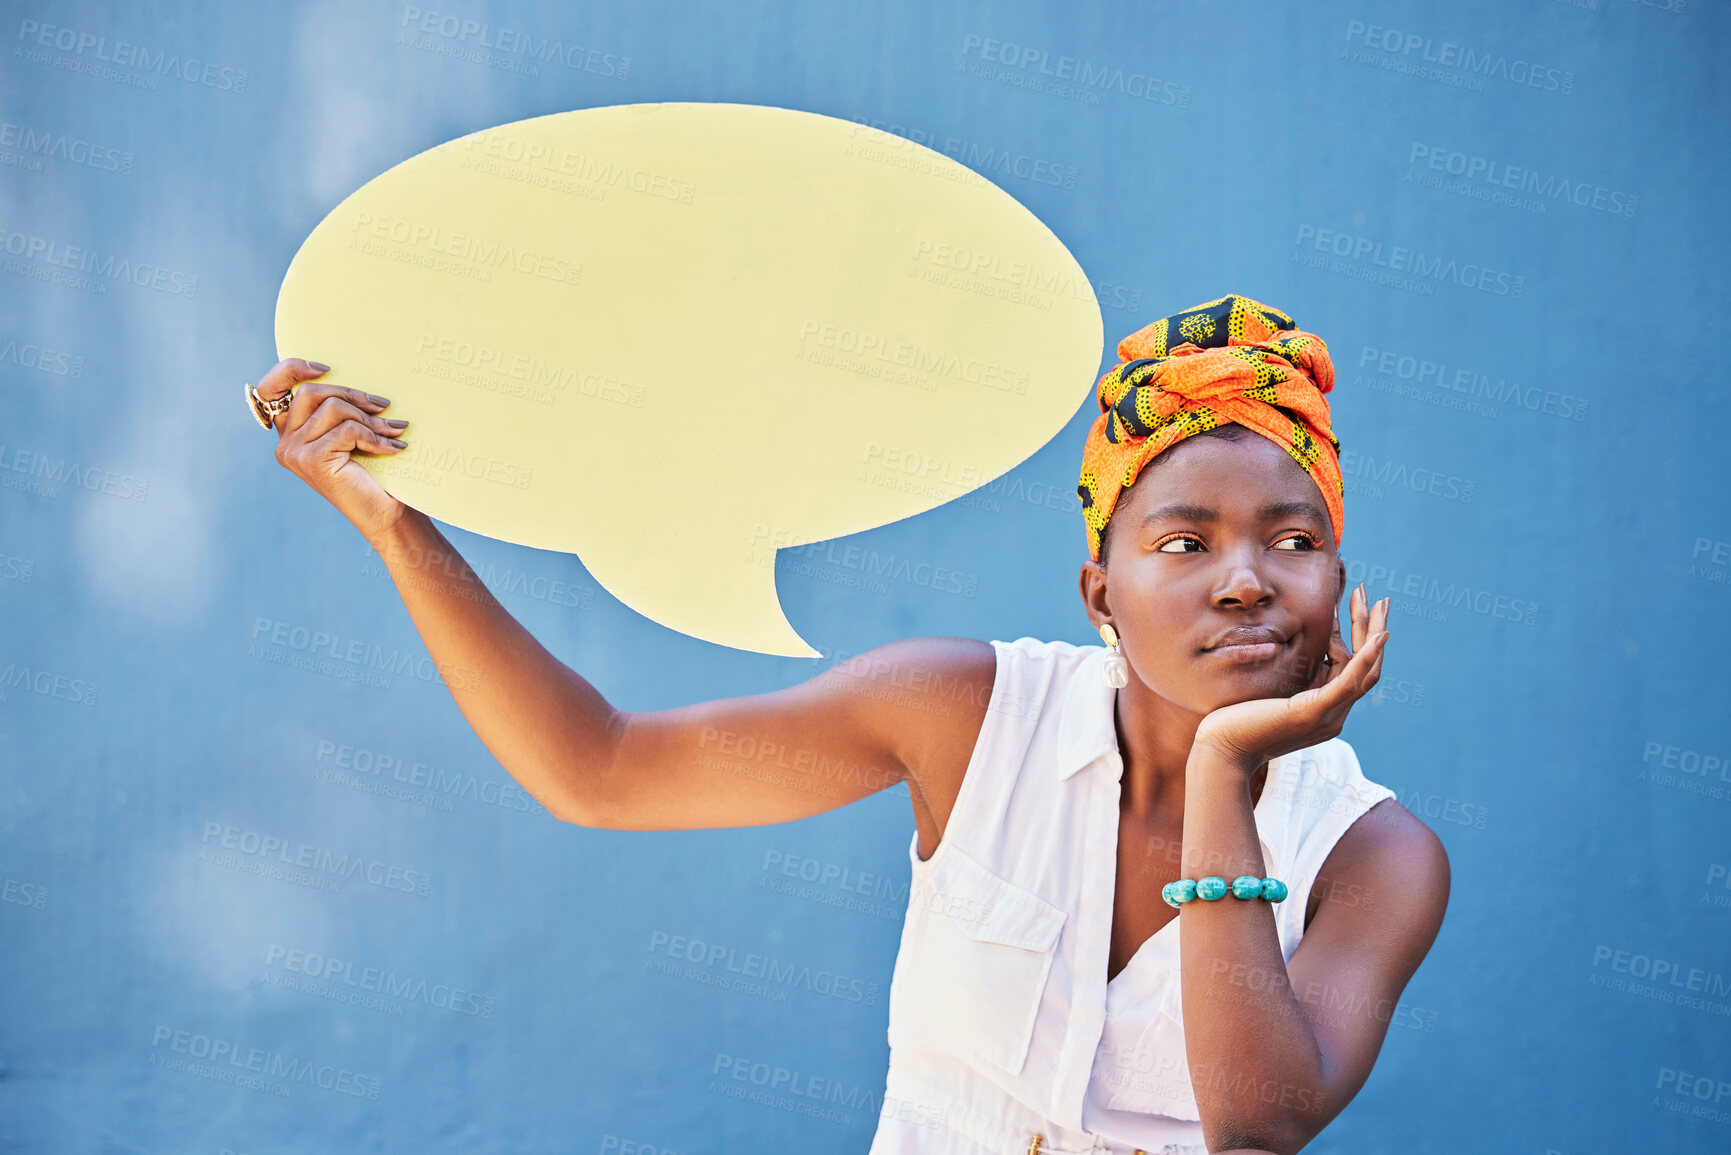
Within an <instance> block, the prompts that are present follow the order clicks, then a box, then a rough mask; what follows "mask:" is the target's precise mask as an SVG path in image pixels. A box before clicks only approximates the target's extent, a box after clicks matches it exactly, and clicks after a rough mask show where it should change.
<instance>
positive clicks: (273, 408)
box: [246, 382, 294, 430]
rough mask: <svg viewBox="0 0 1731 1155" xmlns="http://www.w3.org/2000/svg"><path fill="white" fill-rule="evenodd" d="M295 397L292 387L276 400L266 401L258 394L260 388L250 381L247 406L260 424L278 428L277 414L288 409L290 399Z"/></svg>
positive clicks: (247, 390) (247, 391) (267, 427)
mask: <svg viewBox="0 0 1731 1155" xmlns="http://www.w3.org/2000/svg"><path fill="white" fill-rule="evenodd" d="M293 397H294V390H293V389H290V390H289V391H288V392H287V393H284V394H283V395H282V396H281V397H278V398H277V399H276V400H275V401H266V400H265V399H264V398H263V397H260V396H259V395H258V389H257V387H256V386H254V385H252V384H251V383H250V382H249V383H248V384H247V386H246V406H247V408H248V409H250V410H252V415H253V417H254V418H256V419H257V421H258V423H259V424H260V425H262V426H264V427H265V428H266V429H270V430H274V429H276V416H277V414H279V413H283V412H286V411H287V410H288V407H289V400H290V399H291V398H293Z"/></svg>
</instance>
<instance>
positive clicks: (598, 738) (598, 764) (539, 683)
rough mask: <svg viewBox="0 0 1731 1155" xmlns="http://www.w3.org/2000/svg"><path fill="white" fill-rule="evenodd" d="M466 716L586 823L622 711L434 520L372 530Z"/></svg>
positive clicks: (510, 762) (521, 774) (418, 515)
mask: <svg viewBox="0 0 1731 1155" xmlns="http://www.w3.org/2000/svg"><path fill="white" fill-rule="evenodd" d="M366 537H367V539H368V541H369V542H370V544H371V545H372V547H373V549H374V551H375V552H377V554H378V555H379V558H380V560H382V561H383V562H384V563H385V565H386V567H387V568H389V570H390V573H391V577H392V579H393V580H394V581H395V582H396V585H397V591H398V593H400V594H401V595H402V598H403V604H404V605H405V606H407V607H408V610H409V616H410V617H411V618H412V619H413V620H414V623H415V627H416V629H418V630H419V631H420V633H421V639H422V641H423V642H424V643H425V645H426V647H427V652H428V653H429V654H430V655H431V656H432V659H433V664H434V665H435V666H436V667H437V668H438V670H439V673H440V675H441V676H442V677H443V678H444V681H445V685H446V686H447V687H448V688H449V689H450V691H451V696H452V697H453V698H454V699H456V702H457V705H458V707H459V708H460V709H461V710H462V711H463V715H464V717H466V718H467V719H468V720H469V724H470V725H471V726H472V727H473V728H474V730H475V733H476V734H477V735H479V736H480V738H481V741H482V742H484V743H486V746H487V748H488V749H489V750H491V751H492V752H493V756H494V757H495V758H497V759H498V760H499V764H500V765H502V766H503V767H504V768H505V769H506V770H507V771H509V772H510V774H511V776H512V777H514V778H516V779H517V781H518V782H520V783H522V785H523V787H524V789H526V790H528V791H529V793H530V794H532V795H534V796H535V798H536V799H537V800H539V801H540V803H541V804H542V805H543V806H545V807H546V808H547V809H548V810H549V811H550V812H551V813H553V814H554V815H555V816H556V817H560V818H564V819H566V820H568V821H581V820H582V817H583V815H584V804H585V790H584V787H585V785H586V784H589V785H593V784H597V783H599V782H600V781H601V779H602V771H603V770H604V769H605V768H606V766H607V764H608V761H609V759H610V758H611V754H612V749H613V733H614V731H613V728H612V727H613V722H614V720H615V716H616V715H615V711H614V710H613V708H612V707H611V706H609V705H608V703H607V700H606V699H605V698H603V697H602V696H601V694H600V692H599V691H597V690H596V689H595V687H593V686H591V685H590V684H589V683H588V682H587V681H585V680H584V679H583V678H581V677H579V676H578V675H577V674H576V672H575V671H573V670H572V669H571V668H570V667H569V666H567V665H565V664H564V663H563V662H561V661H559V659H557V658H555V657H554V656H553V655H552V654H551V653H549V652H548V651H547V648H546V647H545V646H543V645H542V644H541V643H540V642H539V641H537V640H536V639H535V637H534V635H532V634H530V633H529V631H528V630H526V629H524V628H523V626H522V625H521V623H519V622H518V621H517V619H515V618H513V617H512V616H511V615H510V614H509V613H508V612H507V611H506V610H505V607H504V606H502V605H500V604H499V601H498V599H497V598H495V597H494V596H493V592H492V591H491V590H489V589H488V588H487V586H486V583H485V582H483V581H481V579H480V578H479V577H478V576H477V575H476V574H475V572H474V570H472V569H471V568H469V564H468V563H467V562H466V561H464V560H463V558H462V556H461V555H460V554H458V553H457V551H456V550H455V549H454V548H452V546H451V543H450V542H449V541H447V540H446V539H445V536H444V534H442V533H440V532H439V529H438V527H437V526H435V525H434V524H433V522H432V520H431V519H430V518H428V517H427V515H426V514H424V513H422V512H420V511H419V510H416V509H411V508H408V507H406V506H405V507H403V510H402V512H401V515H400V516H398V517H396V518H394V519H393V520H391V521H390V522H389V524H388V525H385V526H382V527H378V528H374V529H372V530H370V531H368V532H366Z"/></svg>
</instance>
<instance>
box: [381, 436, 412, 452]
mask: <svg viewBox="0 0 1731 1155" xmlns="http://www.w3.org/2000/svg"><path fill="white" fill-rule="evenodd" d="M385 440H386V441H389V442H390V443H391V444H392V445H395V446H396V447H397V448H398V449H403V448H406V447H407V446H408V444H409V443H408V442H407V441H404V440H403V439H402V438H400V437H387V438H385Z"/></svg>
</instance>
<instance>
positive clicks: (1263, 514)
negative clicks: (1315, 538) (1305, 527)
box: [1256, 501, 1328, 523]
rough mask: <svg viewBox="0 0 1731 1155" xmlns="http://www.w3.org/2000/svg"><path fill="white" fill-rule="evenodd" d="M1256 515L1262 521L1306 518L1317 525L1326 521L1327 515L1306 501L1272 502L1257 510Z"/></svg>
mask: <svg viewBox="0 0 1731 1155" xmlns="http://www.w3.org/2000/svg"><path fill="white" fill-rule="evenodd" d="M1256 515H1257V516H1258V517H1260V518H1261V519H1262V520H1263V521H1281V520H1284V519H1286V518H1289V517H1308V518H1310V519H1311V520H1312V521H1315V522H1318V523H1323V522H1327V521H1328V515H1327V514H1326V513H1324V512H1323V511H1322V510H1320V509H1318V508H1317V507H1316V506H1315V505H1312V504H1311V503H1310V502H1308V501H1276V502H1272V503H1270V504H1268V505H1265V506H1263V507H1262V508H1261V509H1259V510H1257V511H1256Z"/></svg>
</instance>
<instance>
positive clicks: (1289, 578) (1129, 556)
mask: <svg viewBox="0 0 1731 1155" xmlns="http://www.w3.org/2000/svg"><path fill="white" fill-rule="evenodd" d="M1107 534H1108V539H1109V542H1110V549H1109V550H1107V552H1106V567H1105V568H1102V567H1101V566H1100V565H1098V564H1096V563H1095V562H1093V561H1088V562H1086V563H1084V564H1083V567H1082V576H1081V585H1082V598H1083V601H1084V602H1085V603H1087V606H1088V611H1089V616H1090V617H1091V618H1092V619H1093V621H1094V624H1095V625H1096V626H1098V625H1099V624H1100V623H1101V622H1102V621H1110V622H1111V623H1112V625H1113V626H1114V628H1116V629H1117V631H1118V638H1119V646H1120V652H1121V653H1122V654H1123V655H1124V658H1125V660H1126V661H1128V662H1129V664H1130V669H1131V670H1132V672H1133V674H1134V676H1135V677H1136V678H1139V679H1140V680H1141V681H1142V682H1143V683H1145V684H1146V685H1147V686H1148V688H1149V689H1151V690H1153V691H1154V693H1156V694H1158V695H1159V696H1160V697H1162V698H1165V699H1166V700H1168V701H1170V702H1172V703H1173V704H1174V705H1177V706H1179V707H1181V708H1183V709H1185V710H1188V711H1191V712H1193V713H1197V714H1206V713H1208V712H1209V711H1211V710H1215V709H1218V708H1219V707H1221V706H1227V705H1231V704H1232V703H1234V702H1245V701H1249V700H1251V699H1253V698H1278V697H1287V696H1290V695H1291V694H1294V693H1296V692H1298V691H1299V690H1302V689H1304V688H1305V687H1306V686H1307V685H1309V684H1310V681H1311V677H1312V675H1314V674H1315V673H1316V671H1317V668H1318V665H1319V664H1320V663H1321V661H1322V659H1323V656H1324V655H1325V654H1327V653H1328V642H1329V637H1330V635H1331V634H1332V633H1333V631H1334V627H1335V621H1336V618H1335V614H1336V607H1337V606H1338V605H1339V603H1340V598H1341V595H1342V594H1343V593H1344V592H1345V590H1346V567H1345V566H1344V565H1342V564H1341V561H1340V558H1339V556H1338V555H1337V554H1336V552H1335V547H1334V530H1333V528H1332V527H1331V525H1330V523H1329V520H1328V512H1327V509H1326V507H1325V506H1324V505H1323V501H1322V495H1321V494H1320V493H1319V492H1318V491H1317V488H1316V482H1315V481H1313V480H1311V477H1310V475H1309V474H1308V473H1306V472H1305V471H1304V470H1303V469H1301V468H1300V467H1299V465H1298V463H1297V462H1296V461H1294V460H1293V459H1292V457H1291V456H1290V455H1289V454H1288V453H1287V452H1286V450H1284V449H1283V448H1281V447H1280V446H1278V445H1276V444H1275V443H1274V442H1272V441H1270V440H1269V439H1268V438H1266V437H1263V436H1262V435H1260V434H1257V433H1253V432H1250V431H1248V430H1246V431H1244V433H1243V434H1242V435H1241V437H1240V438H1239V439H1238V440H1236V441H1229V440H1226V439H1224V438H1220V437H1190V438H1186V439H1185V440H1184V441H1181V442H1179V443H1178V444H1177V445H1174V446H1173V447H1172V448H1170V449H1168V450H1166V451H1165V452H1163V453H1162V454H1160V456H1158V457H1156V458H1155V459H1154V461H1153V462H1152V463H1151V464H1150V465H1149V466H1148V467H1147V468H1146V469H1144V470H1143V471H1142V473H1141V474H1140V475H1139V476H1138V477H1137V479H1136V482H1135V484H1134V485H1132V486H1131V487H1130V488H1129V489H1128V490H1126V491H1125V492H1124V493H1123V494H1121V495H1120V496H1119V499H1118V503H1117V505H1116V507H1115V508H1114V510H1113V513H1112V520H1111V522H1110V523H1109V525H1108V529H1107Z"/></svg>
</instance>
